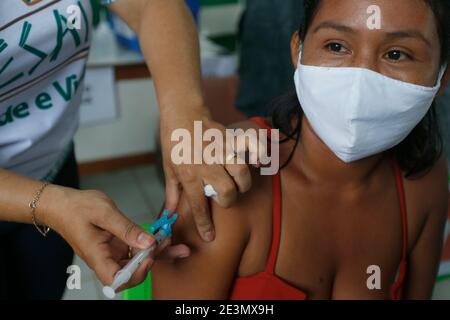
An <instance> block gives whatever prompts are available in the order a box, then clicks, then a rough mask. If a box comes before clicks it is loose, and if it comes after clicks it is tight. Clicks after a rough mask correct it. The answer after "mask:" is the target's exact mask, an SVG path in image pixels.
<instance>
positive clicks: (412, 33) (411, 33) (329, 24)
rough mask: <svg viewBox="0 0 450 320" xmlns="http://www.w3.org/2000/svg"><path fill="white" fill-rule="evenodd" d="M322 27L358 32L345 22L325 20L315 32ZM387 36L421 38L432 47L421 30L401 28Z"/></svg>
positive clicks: (393, 37)
mask: <svg viewBox="0 0 450 320" xmlns="http://www.w3.org/2000/svg"><path fill="white" fill-rule="evenodd" d="M321 29H333V30H336V31H340V32H345V33H351V34H355V33H357V30H356V29H354V28H352V27H350V26H346V25H344V24H341V23H338V22H334V21H324V22H322V23H321V24H319V25H318V26H317V27H316V28H314V30H313V32H314V33H316V32H318V31H319V30H321ZM386 34H387V37H388V38H391V39H400V38H414V39H418V40H421V41H422V42H424V43H425V44H426V45H427V46H428V47H430V48H431V47H432V45H431V42H430V41H429V40H428V39H427V38H426V37H425V35H424V34H423V33H422V32H420V31H419V30H400V31H392V32H386Z"/></svg>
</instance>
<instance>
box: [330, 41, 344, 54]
mask: <svg viewBox="0 0 450 320" xmlns="http://www.w3.org/2000/svg"><path fill="white" fill-rule="evenodd" d="M325 47H326V48H327V49H328V50H330V51H331V52H335V53H345V52H347V51H348V50H347V48H345V47H344V45H342V44H340V43H338V42H332V43H329V44H327V45H326V46H325Z"/></svg>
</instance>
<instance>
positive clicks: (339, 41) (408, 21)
mask: <svg viewBox="0 0 450 320" xmlns="http://www.w3.org/2000/svg"><path fill="white" fill-rule="evenodd" d="M371 5H376V6H378V7H379V8H380V9H381V10H380V18H381V28H380V29H374V30H371V29H370V28H369V26H370V25H371V24H370V23H371V22H372V21H373V12H370V13H368V12H367V11H368V8H369V7H370V6H371ZM368 21H369V24H368ZM296 38H297V37H296ZM297 39H298V38H297ZM440 51H441V47H440V41H439V35H438V31H437V24H436V20H435V16H434V14H433V11H432V10H431V9H430V7H429V6H428V5H427V4H426V3H425V1H424V0H322V1H321V3H320V5H319V8H318V10H317V14H316V16H315V17H314V19H313V21H312V24H311V26H310V28H309V30H308V33H307V35H306V38H305V39H304V41H303V53H302V63H303V64H305V65H314V66H327V67H360V68H367V69H371V70H373V71H376V72H379V73H382V74H384V75H386V76H388V77H391V78H394V79H398V80H401V81H405V82H409V83H414V84H418V85H422V86H428V87H432V86H434V85H435V84H436V80H437V74H438V72H439V70H440ZM292 54H293V59H294V63H295V64H297V57H298V41H293V44H292Z"/></svg>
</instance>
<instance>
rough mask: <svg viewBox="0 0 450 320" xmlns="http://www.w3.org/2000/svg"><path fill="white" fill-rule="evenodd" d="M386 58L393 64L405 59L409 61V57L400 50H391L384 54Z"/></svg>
mask: <svg viewBox="0 0 450 320" xmlns="http://www.w3.org/2000/svg"><path fill="white" fill-rule="evenodd" d="M386 58H387V59H389V60H391V61H394V62H399V61H403V60H406V59H410V58H411V56H410V55H409V54H407V53H405V52H403V51H400V50H391V51H389V52H388V53H386Z"/></svg>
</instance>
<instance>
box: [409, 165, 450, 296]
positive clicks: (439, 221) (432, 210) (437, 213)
mask: <svg viewBox="0 0 450 320" xmlns="http://www.w3.org/2000/svg"><path fill="white" fill-rule="evenodd" d="M425 179H426V180H427V181H425V182H424V186H425V187H426V188H424V190H427V189H428V190H427V192H426V193H425V192H424V198H425V196H426V197H427V198H428V199H424V201H429V203H430V204H429V212H428V215H427V218H426V222H425V224H424V226H423V229H422V232H421V234H420V236H419V239H418V241H417V243H416V244H415V246H414V248H413V249H412V251H411V253H410V255H409V259H408V263H409V264H408V272H407V278H406V283H405V298H406V299H429V298H430V297H431V295H432V292H433V288H434V284H435V279H436V274H437V270H438V267H439V263H440V259H441V254H442V245H443V234H444V227H445V221H446V219H447V214H448V201H449V194H448V184H447V183H448V180H447V164H446V162H445V161H443V160H440V161H439V163H438V164H437V165H436V166H435V168H434V169H433V170H432V171H431V172H430V174H429V175H428V176H427V177H426V178H425Z"/></svg>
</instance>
